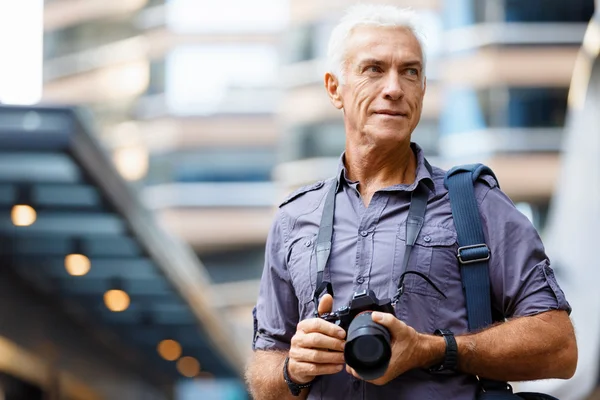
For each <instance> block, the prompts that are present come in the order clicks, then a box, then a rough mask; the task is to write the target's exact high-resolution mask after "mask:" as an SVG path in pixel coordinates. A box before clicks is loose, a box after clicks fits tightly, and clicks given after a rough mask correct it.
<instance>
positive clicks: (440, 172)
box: [431, 165, 499, 200]
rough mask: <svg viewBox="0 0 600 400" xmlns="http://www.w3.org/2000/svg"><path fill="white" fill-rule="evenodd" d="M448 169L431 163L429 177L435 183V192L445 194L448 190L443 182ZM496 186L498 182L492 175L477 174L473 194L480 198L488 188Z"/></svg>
mask: <svg viewBox="0 0 600 400" xmlns="http://www.w3.org/2000/svg"><path fill="white" fill-rule="evenodd" d="M448 171H450V170H446V169H443V168H440V167H438V166H434V165H432V171H431V172H432V173H431V178H432V180H433V182H434V184H435V187H436V192H437V193H441V194H446V193H447V192H448V189H447V188H446V186H445V184H444V180H445V178H446V175H447V174H448ZM496 187H499V183H498V180H497V179H496V178H495V177H494V176H493V175H490V174H487V173H486V174H482V175H480V176H479V179H477V181H476V182H475V195H476V196H477V198H478V199H479V200H481V199H482V198H483V197H485V194H486V193H487V192H488V191H489V190H490V189H493V188H496Z"/></svg>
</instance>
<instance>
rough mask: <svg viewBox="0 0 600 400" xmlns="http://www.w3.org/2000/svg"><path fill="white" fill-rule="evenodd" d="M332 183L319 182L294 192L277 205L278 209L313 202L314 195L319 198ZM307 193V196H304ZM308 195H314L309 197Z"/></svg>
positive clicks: (329, 181) (330, 181) (330, 180)
mask: <svg viewBox="0 0 600 400" xmlns="http://www.w3.org/2000/svg"><path fill="white" fill-rule="evenodd" d="M332 181H333V179H327V180H320V181H317V182H313V183H310V184H308V185H305V186H302V187H300V188H298V189H296V190H294V191H293V192H291V193H290V194H289V195H288V196H287V197H286V198H285V199H284V200H283V201H282V202H281V203H280V204H279V208H282V207H284V206H287V205H289V204H291V203H294V204H299V203H304V202H305V201H311V200H313V198H314V195H316V196H318V197H320V194H322V193H323V192H324V191H325V188H326V187H329V184H330V183H332ZM307 193H309V195H308V196H305V195H306V194H307ZM310 194H314V195H313V196H311V195H310Z"/></svg>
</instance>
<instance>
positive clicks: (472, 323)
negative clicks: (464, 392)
mask: <svg viewBox="0 0 600 400" xmlns="http://www.w3.org/2000/svg"><path fill="white" fill-rule="evenodd" d="M485 174H488V175H491V176H492V177H494V178H496V176H495V175H494V173H493V171H492V170H491V169H490V168H488V167H486V166H485V165H483V164H469V165H460V166H457V167H454V168H452V169H451V170H450V171H448V172H447V174H446V177H445V178H444V185H445V186H446V188H447V189H448V193H449V196H450V207H451V209H452V217H453V219H454V225H455V227H456V233H457V236H458V246H459V247H458V254H457V258H458V262H459V264H460V273H461V278H462V284H463V289H464V291H465V299H466V304H467V318H468V322H469V331H471V332H473V331H476V330H479V329H482V328H485V327H486V326H489V325H491V324H492V304H491V296H490V276H489V271H488V260H489V259H490V249H489V247H488V246H487V244H486V243H485V236H484V234H483V227H482V225H481V216H480V215H479V207H478V205H477V199H476V198H475V188H474V183H475V181H477V180H478V179H480V177H482V176H483V175H485Z"/></svg>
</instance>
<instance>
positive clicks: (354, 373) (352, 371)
mask: <svg viewBox="0 0 600 400" xmlns="http://www.w3.org/2000/svg"><path fill="white" fill-rule="evenodd" d="M346 372H347V373H349V374H350V375H352V376H353V377H355V378H358V379H361V380H362V378H361V377H360V376H359V375H358V374H357V373H356V371H355V370H354V368H352V367H350V366H349V365H346Z"/></svg>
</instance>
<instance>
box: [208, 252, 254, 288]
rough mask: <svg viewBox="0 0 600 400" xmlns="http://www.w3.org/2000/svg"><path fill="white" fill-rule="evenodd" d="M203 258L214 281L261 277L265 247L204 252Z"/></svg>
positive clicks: (222, 281)
mask: <svg viewBox="0 0 600 400" xmlns="http://www.w3.org/2000/svg"><path fill="white" fill-rule="evenodd" d="M201 259H202V263H203V264H204V266H205V267H206V270H207V272H208V274H209V276H210V278H211V281H212V282H213V283H224V282H231V281H244V280H248V279H260V276H261V274H262V270H263V265H264V260H265V248H264V246H258V247H246V248H240V249H227V251H218V252H212V253H202V255H201Z"/></svg>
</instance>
